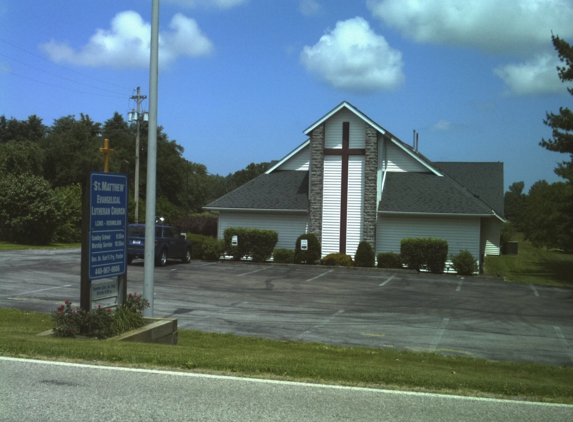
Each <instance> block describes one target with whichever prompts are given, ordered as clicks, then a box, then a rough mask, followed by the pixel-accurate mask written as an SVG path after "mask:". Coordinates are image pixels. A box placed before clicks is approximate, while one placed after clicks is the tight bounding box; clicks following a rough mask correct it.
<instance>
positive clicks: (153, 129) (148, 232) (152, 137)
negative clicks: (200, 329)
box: [143, 0, 159, 317]
mask: <svg viewBox="0 0 573 422" xmlns="http://www.w3.org/2000/svg"><path fill="white" fill-rule="evenodd" d="M151 9H152V10H151V54H150V66H149V131H148V137H147V138H148V147H147V198H146V204H145V252H144V254H145V264H144V272H143V297H145V298H146V299H147V300H148V301H149V308H146V309H145V310H144V311H143V314H144V315H145V316H146V317H152V316H153V294H154V293H153V290H154V289H153V283H154V280H153V273H154V270H155V204H156V197H155V194H156V179H157V177H156V172H157V82H158V76H159V0H153V2H152V6H151Z"/></svg>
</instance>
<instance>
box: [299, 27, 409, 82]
mask: <svg viewBox="0 0 573 422" xmlns="http://www.w3.org/2000/svg"><path fill="white" fill-rule="evenodd" d="M300 60H301V63H302V64H303V66H304V67H305V68H306V69H307V70H308V71H309V72H310V73H312V74H313V75H314V76H315V77H317V78H318V79H320V80H322V81H324V82H326V83H328V84H330V85H332V86H334V87H335V88H341V89H348V90H352V91H358V92H369V91H382V90H392V89H396V88H397V87H398V86H399V85H401V84H402V83H403V82H404V74H403V73H402V66H403V63H402V53H400V52H399V51H398V50H395V49H393V48H391V47H390V46H389V45H388V43H387V42H386V40H385V39H384V37H383V36H381V35H377V34H376V33H375V32H374V31H372V30H371V29H370V26H369V25H368V22H366V21H365V20H364V19H363V18H361V17H356V18H354V19H349V20H346V21H340V22H338V23H337V24H336V27H335V28H334V30H332V31H330V32H329V33H327V34H325V35H323V36H322V37H321V38H320V40H319V41H318V43H316V44H315V45H313V46H312V47H309V46H305V47H304V49H303V51H302V52H301V55H300Z"/></svg>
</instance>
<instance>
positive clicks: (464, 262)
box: [450, 249, 478, 275]
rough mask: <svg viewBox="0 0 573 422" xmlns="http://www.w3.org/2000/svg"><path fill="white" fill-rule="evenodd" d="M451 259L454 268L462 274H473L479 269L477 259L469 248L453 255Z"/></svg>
mask: <svg viewBox="0 0 573 422" xmlns="http://www.w3.org/2000/svg"><path fill="white" fill-rule="evenodd" d="M450 260H451V261H452V266H453V267H454V270H456V272H457V273H458V274H460V275H472V274H473V273H475V272H477V271H478V264H477V260H476V259H475V258H474V257H473V255H472V254H471V252H470V251H468V250H467V249H464V250H463V251H460V253H459V254H457V255H452V256H451V257H450Z"/></svg>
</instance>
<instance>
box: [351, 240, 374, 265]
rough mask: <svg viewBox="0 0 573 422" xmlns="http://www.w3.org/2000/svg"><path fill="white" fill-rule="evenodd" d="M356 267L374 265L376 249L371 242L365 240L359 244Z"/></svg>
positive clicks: (355, 257)
mask: <svg viewBox="0 0 573 422" xmlns="http://www.w3.org/2000/svg"><path fill="white" fill-rule="evenodd" d="M354 266H355V267H373V266H374V249H372V245H371V244H370V243H369V242H366V241H365V240H363V241H362V242H360V243H359V244H358V249H356V254H355V255H354Z"/></svg>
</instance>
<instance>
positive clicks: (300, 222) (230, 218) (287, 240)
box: [218, 211, 308, 250]
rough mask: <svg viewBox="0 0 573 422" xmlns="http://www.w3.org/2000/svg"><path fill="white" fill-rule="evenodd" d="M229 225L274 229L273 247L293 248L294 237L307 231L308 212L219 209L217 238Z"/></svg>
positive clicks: (220, 236)
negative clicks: (277, 238)
mask: <svg viewBox="0 0 573 422" xmlns="http://www.w3.org/2000/svg"><path fill="white" fill-rule="evenodd" d="M229 227H245V228H249V229H261V230H274V231H276V232H277V233H278V235H279V240H278V242H277V244H276V246H275V248H276V249H279V248H286V249H291V250H294V249H295V246H296V239H297V238H298V237H299V236H300V235H301V234H304V233H307V232H308V214H295V213H280V212H273V213H264V212H233V211H220V212H219V228H218V231H219V239H223V234H224V233H225V230H226V229H228V228H229Z"/></svg>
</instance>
